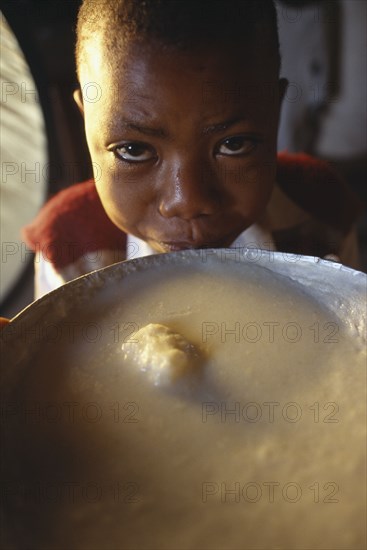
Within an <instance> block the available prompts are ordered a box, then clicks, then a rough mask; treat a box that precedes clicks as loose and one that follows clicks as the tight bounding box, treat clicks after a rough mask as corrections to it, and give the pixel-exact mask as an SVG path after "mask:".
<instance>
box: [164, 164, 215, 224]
mask: <svg viewBox="0 0 367 550" xmlns="http://www.w3.org/2000/svg"><path fill="white" fill-rule="evenodd" d="M219 195H220V191H219V188H218V182H216V181H215V177H213V174H209V173H206V174H205V173H204V172H203V171H200V170H199V171H195V170H194V169H190V168H184V167H180V168H179V169H177V170H176V171H175V172H174V174H173V177H172V174H171V177H168V178H167V179H165V184H164V189H163V190H162V195H161V200H160V204H159V212H160V214H161V215H162V216H163V217H165V218H171V217H174V216H177V217H179V218H182V219H184V220H192V219H194V218H197V217H199V216H205V215H211V214H215V213H216V212H217V211H218V207H219V205H220V202H221V201H220V196H219Z"/></svg>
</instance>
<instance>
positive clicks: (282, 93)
mask: <svg viewBox="0 0 367 550" xmlns="http://www.w3.org/2000/svg"><path fill="white" fill-rule="evenodd" d="M288 84H289V82H288V80H287V79H286V78H280V79H279V105H281V104H282V102H283V99H284V96H285V92H286V91H287V88H288Z"/></svg>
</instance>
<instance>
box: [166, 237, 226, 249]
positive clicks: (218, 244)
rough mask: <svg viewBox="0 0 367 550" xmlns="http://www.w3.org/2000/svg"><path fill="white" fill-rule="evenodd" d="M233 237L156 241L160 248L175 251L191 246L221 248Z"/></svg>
mask: <svg viewBox="0 0 367 550" xmlns="http://www.w3.org/2000/svg"><path fill="white" fill-rule="evenodd" d="M234 239H235V237H233V236H232V235H230V236H228V235H226V236H225V237H220V238H218V239H210V240H205V241H204V240H198V241H195V240H187V241H158V244H159V246H160V248H161V249H163V250H164V251H165V252H176V251H178V250H186V249H190V248H191V249H192V248H223V247H226V246H229V245H230V244H231V243H232V242H233V241H234Z"/></svg>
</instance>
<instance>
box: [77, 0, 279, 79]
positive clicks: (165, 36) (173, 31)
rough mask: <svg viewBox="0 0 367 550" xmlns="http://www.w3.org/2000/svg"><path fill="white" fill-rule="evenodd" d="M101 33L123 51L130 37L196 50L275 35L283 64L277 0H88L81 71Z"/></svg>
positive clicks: (81, 21)
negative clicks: (86, 48) (88, 49)
mask: <svg viewBox="0 0 367 550" xmlns="http://www.w3.org/2000/svg"><path fill="white" fill-rule="evenodd" d="M96 33H102V36H103V41H104V43H105V45H106V48H107V49H108V51H110V52H111V53H112V52H114V51H117V52H119V50H120V49H121V47H122V45H123V43H124V42H125V41H128V40H136V41H145V42H149V41H150V40H154V41H155V42H157V43H158V44H160V45H161V46H162V47H174V48H177V49H180V50H193V49H195V48H197V47H198V46H204V45H215V44H222V43H229V44H230V43H238V42H241V41H242V42H243V41H244V40H246V41H248V40H249V38H250V39H254V38H257V39H260V40H264V37H265V36H269V37H270V40H271V47H272V48H273V52H274V54H275V57H276V59H277V64H278V70H279V66H280V55H279V38H278V27H277V13H276V9H275V6H274V2H273V0H84V1H83V3H82V5H81V6H80V9H79V14H78V21H77V29H76V34H77V40H76V47H75V57H76V67H77V73H78V75H79V72H80V71H79V69H80V66H81V65H82V63H83V62H84V59H85V58H84V54H85V52H84V44H85V42H86V41H87V40H89V39H90V38H91V37H93V35H94V34H96Z"/></svg>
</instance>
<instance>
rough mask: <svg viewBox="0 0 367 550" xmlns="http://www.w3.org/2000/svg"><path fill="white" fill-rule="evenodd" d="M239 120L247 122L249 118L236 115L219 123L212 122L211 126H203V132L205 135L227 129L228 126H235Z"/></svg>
mask: <svg viewBox="0 0 367 550" xmlns="http://www.w3.org/2000/svg"><path fill="white" fill-rule="evenodd" d="M238 122H247V119H245V118H244V117H234V118H231V119H230V120H225V121H223V122H218V123H217V124H211V125H210V126H206V127H205V128H203V130H202V133H203V134H204V135H207V134H215V133H216V132H221V131H223V130H227V128H230V127H231V126H234V125H235V124H237V123H238Z"/></svg>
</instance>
